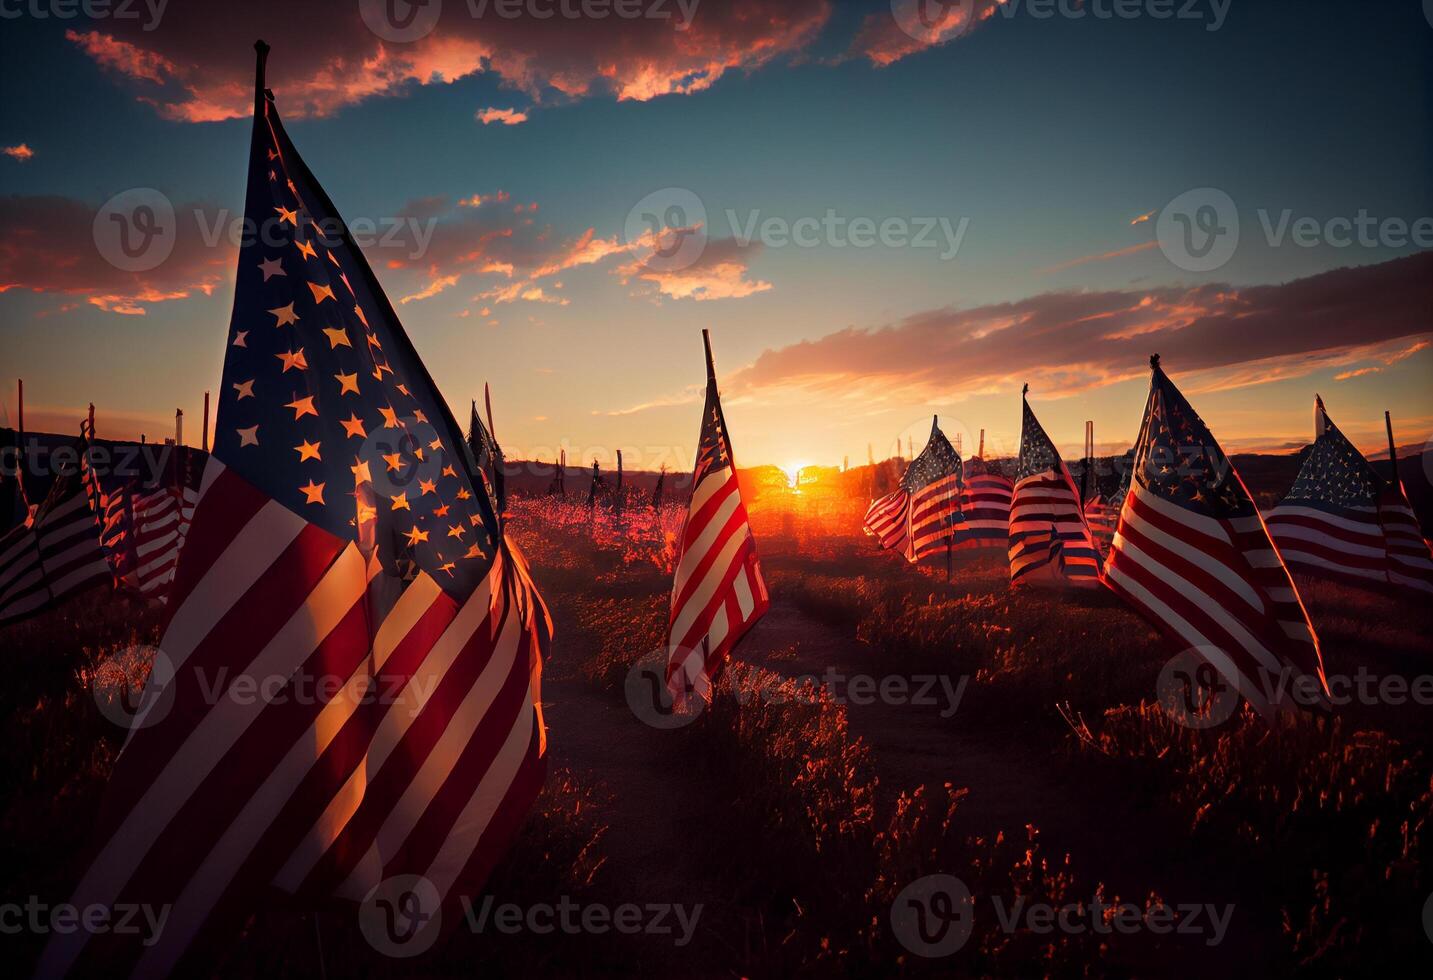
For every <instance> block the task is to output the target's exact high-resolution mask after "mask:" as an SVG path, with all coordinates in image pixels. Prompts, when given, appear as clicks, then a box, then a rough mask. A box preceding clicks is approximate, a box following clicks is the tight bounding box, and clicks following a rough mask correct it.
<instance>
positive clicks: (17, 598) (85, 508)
mask: <svg viewBox="0 0 1433 980" xmlns="http://www.w3.org/2000/svg"><path fill="white" fill-rule="evenodd" d="M75 452H76V458H77V460H78V463H77V464H76V466H75V467H74V468H73V469H69V470H68V471H67V472H63V473H59V474H58V475H57V476H56V478H55V481H54V483H53V484H51V486H50V492H49V494H48V495H47V496H46V497H45V499H44V501H43V502H42V503H41V504H40V506H39V507H38V508H37V509H36V510H35V513H34V516H33V519H29V520H21V521H20V522H19V523H18V524H16V525H15V526H14V527H13V528H11V530H10V531H9V532H8V533H7V534H5V536H4V537H0V625H4V624H6V623H12V622H16V621H18V620H21V619H27V618H29V617H30V616H33V615H35V614H37V613H39V612H41V611H42V610H44V609H47V608H49V607H50V606H52V605H54V604H56V603H58V602H60V601H62V600H64V599H67V598H69V597H71V596H74V595H77V594H79V593H80V592H82V591H84V590H85V589H88V588H90V587H92V586H95V585H99V584H101V583H104V582H108V581H110V568H109V563H108V562H106V561H105V553H104V549H103V548H102V547H101V546H100V525H99V519H98V517H97V516H96V514H95V509H94V505H95V499H94V493H93V487H94V482H93V474H92V472H91V470H90V467H89V435H88V432H85V433H84V434H82V435H81V438H80V440H79V441H78V442H77V443H76V444H75ZM16 479H17V480H18V476H17V477H16ZM18 492H20V500H21V501H23V499H24V497H23V492H22V491H18Z"/></svg>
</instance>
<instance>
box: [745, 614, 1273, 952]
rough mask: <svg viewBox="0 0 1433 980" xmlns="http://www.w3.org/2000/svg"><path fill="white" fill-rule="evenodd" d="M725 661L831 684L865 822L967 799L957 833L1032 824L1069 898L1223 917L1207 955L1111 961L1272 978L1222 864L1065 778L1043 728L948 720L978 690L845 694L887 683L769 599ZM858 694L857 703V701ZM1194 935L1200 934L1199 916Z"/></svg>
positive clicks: (1193, 946) (1154, 817) (1016, 721)
mask: <svg viewBox="0 0 1433 980" xmlns="http://www.w3.org/2000/svg"><path fill="white" fill-rule="evenodd" d="M739 655H740V657H741V659H743V660H745V661H746V662H748V663H751V664H756V665H760V666H764V667H767V668H769V669H771V670H774V671H777V672H778V673H781V674H783V675H785V676H788V677H794V676H803V675H806V676H809V675H818V676H822V675H824V674H825V672H826V671H827V670H828V668H830V669H834V670H835V671H837V672H838V673H840V674H842V675H844V678H843V679H841V680H838V681H837V682H836V689H837V691H838V692H839V691H842V690H844V691H846V692H847V711H848V717H849V719H850V725H851V730H852V731H853V732H854V733H855V734H857V735H859V736H861V737H862V738H864V739H865V740H866V741H867V743H868V744H869V745H870V747H871V751H872V755H873V759H874V762H875V766H876V771H877V774H878V776H879V778H880V781H881V784H880V790H879V793H878V797H877V800H878V807H879V808H880V809H879V810H878V820H880V819H884V818H885V817H886V816H887V815H888V814H889V813H890V807H891V804H892V802H893V801H894V799H895V798H896V796H897V795H898V794H899V793H900V792H902V791H908V790H911V789H913V788H915V787H916V786H918V785H920V784H922V783H925V784H928V785H929V786H931V787H938V786H940V785H941V784H942V783H944V782H950V783H952V784H954V785H956V786H964V787H967V788H968V789H969V790H970V795H969V796H968V797H967V799H966V801H965V803H964V804H963V805H962V807H961V811H960V819H961V821H962V823H963V826H964V827H965V828H966V833H967V834H981V835H989V834H993V833H994V832H996V831H1001V830H1003V831H1005V832H1006V834H1007V836H1011V835H1020V834H1022V833H1023V830H1024V827H1025V825H1026V824H1027V823H1029V824H1034V825H1035V826H1036V827H1038V828H1039V829H1040V838H1041V841H1042V843H1043V845H1044V851H1045V855H1046V857H1047V858H1048V859H1050V860H1057V859H1059V858H1060V857H1061V856H1063V855H1064V854H1067V853H1068V854H1069V855H1070V858H1071V866H1072V869H1073V871H1074V872H1075V874H1076V876H1077V879H1078V881H1079V883H1080V887H1081V888H1084V889H1089V890H1091V891H1092V890H1093V888H1094V885H1095V884H1096V882H1097V881H1103V882H1104V884H1105V885H1106V898H1107V899H1109V898H1112V897H1113V895H1116V894H1117V895H1118V896H1120V898H1121V899H1122V900H1126V901H1132V902H1136V903H1140V904H1142V903H1143V902H1144V900H1145V898H1146V897H1147V896H1148V895H1149V893H1150V892H1155V893H1157V894H1158V895H1159V896H1161V897H1162V898H1163V899H1164V901H1165V902H1167V903H1169V904H1171V905H1176V906H1177V905H1180V904H1184V903H1200V904H1203V903H1211V904H1214V905H1216V906H1219V907H1220V908H1222V907H1223V906H1225V905H1226V904H1228V903H1233V904H1234V905H1235V909H1234V913H1233V915H1232V918H1231V919H1230V925H1229V929H1228V934H1227V936H1226V937H1225V938H1224V940H1223V942H1222V944H1220V945H1219V946H1217V947H1213V948H1211V947H1209V946H1207V945H1206V944H1205V938H1206V937H1204V936H1170V937H1168V938H1167V939H1166V940H1165V948H1164V951H1163V952H1158V951H1156V950H1152V949H1150V948H1147V943H1146V942H1145V941H1143V940H1136V941H1133V942H1125V941H1124V940H1123V937H1118V936H1117V937H1115V941H1114V943H1113V944H1112V945H1114V946H1115V947H1116V948H1117V950H1118V952H1119V953H1120V954H1121V955H1119V956H1117V957H1116V962H1120V963H1123V964H1126V965H1128V966H1130V967H1131V968H1133V969H1135V970H1136V971H1138V972H1145V971H1146V970H1148V971H1150V972H1155V971H1157V972H1158V973H1159V974H1160V975H1167V976H1168V975H1173V976H1178V975H1186V974H1194V973H1203V972H1205V971H1207V970H1208V969H1211V968H1213V969H1217V970H1220V971H1221V973H1222V975H1225V976H1261V977H1267V976H1271V975H1274V973H1275V969H1274V967H1275V964H1276V963H1277V962H1278V954H1279V951H1280V941H1279V935H1278V920H1277V917H1276V915H1275V913H1276V910H1271V909H1260V908H1256V907H1252V906H1251V905H1250V904H1249V902H1248V901H1247V899H1248V898H1249V889H1248V888H1246V887H1241V886H1240V881H1239V873H1238V871H1239V869H1238V868H1237V867H1234V866H1231V865H1230V863H1229V860H1228V857H1227V855H1216V854H1207V853H1201V852H1200V850H1198V849H1196V848H1195V847H1194V845H1193V844H1192V843H1191V842H1190V841H1189V835H1188V831H1187V829H1186V824H1185V823H1184V822H1183V821H1182V820H1181V819H1179V818H1178V817H1177V815H1175V814H1173V813H1168V812H1159V811H1154V810H1150V809H1148V808H1142V807H1139V806H1137V805H1134V804H1133V803H1132V802H1131V799H1130V798H1131V796H1132V795H1134V794H1129V793H1122V792H1120V791H1119V789H1120V788H1119V787H1117V786H1113V787H1112V786H1101V785H1097V784H1095V783H1093V782H1092V781H1091V779H1090V776H1089V774H1088V773H1087V772H1085V771H1083V770H1084V769H1087V768H1088V767H1080V768H1081V770H1082V771H1080V772H1076V771H1075V767H1074V766H1073V765H1072V764H1071V763H1070V762H1069V760H1068V759H1067V758H1066V755H1065V753H1064V751H1063V747H1062V746H1061V745H1060V744H1059V742H1058V741H1057V740H1055V739H1051V738H1050V737H1049V735H1048V731H1049V728H1048V725H1047V724H1040V725H1038V726H1035V727H1033V728H1032V727H1031V725H1030V724H1029V722H1030V718H1029V717H1014V716H1012V717H1011V718H1010V719H1009V721H1008V723H1007V724H991V722H990V721H989V719H988V718H986V717H983V718H982V719H981V720H980V721H979V723H975V721H974V719H973V718H972V719H969V720H967V716H965V715H963V714H962V712H961V711H960V710H959V709H958V708H957V709H956V710H955V711H954V712H952V711H951V710H950V704H951V703H952V701H953V700H954V699H953V698H952V697H951V692H954V693H956V694H958V695H962V697H963V699H976V698H979V697H980V692H979V690H978V689H977V688H975V687H974V686H973V684H971V685H969V686H967V687H966V688H965V689H964V691H963V692H961V689H960V679H959V678H956V677H952V678H949V685H948V686H941V685H939V684H936V685H933V686H931V687H930V688H929V689H928V690H927V691H926V698H925V699H924V700H925V701H926V702H934V703H910V702H911V701H912V700H913V699H914V695H915V694H916V692H918V691H919V690H920V689H921V686H922V685H923V684H924V682H923V681H919V682H917V683H913V684H910V685H908V686H907V687H906V691H907V694H906V695H905V696H904V699H893V700H901V703H890V702H888V701H886V700H883V699H882V698H881V697H878V696H876V697H873V696H871V695H870V694H867V693H864V690H862V691H858V689H857V687H856V686H854V685H853V684H851V682H850V678H851V677H852V676H853V675H856V674H863V675H868V676H871V677H873V678H876V680H875V681H873V682H872V683H871V684H870V685H869V687H868V688H867V689H871V688H874V687H875V685H876V684H878V683H879V679H880V678H882V677H884V676H886V675H889V674H891V673H893V672H892V671H890V670H888V669H884V668H883V667H882V665H881V664H879V663H877V662H875V661H874V658H873V655H872V653H871V651H870V650H869V649H868V648H867V647H866V646H865V645H864V644H862V643H860V642H859V641H858V640H856V639H855V638H854V637H851V636H847V635H843V634H842V633H841V632H839V631H838V630H836V629H834V628H833V627H830V626H827V625H825V624H823V623H820V622H817V621H815V620H813V619H811V618H810V617H808V616H806V615H804V614H803V613H801V612H800V611H798V610H796V609H795V608H794V607H792V606H791V605H790V604H788V603H786V602H783V601H782V600H780V599H779V598H778V599H777V600H775V601H774V602H773V605H772V608H771V611H770V612H769V613H768V614H767V616H766V617H765V618H764V619H763V620H762V621H761V622H760V623H759V624H758V625H757V626H756V628H755V629H754V630H753V631H752V633H751V634H750V635H749V636H748V637H747V638H746V639H745V640H744V641H743V644H742V647H741V649H740V651H739ZM858 694H859V700H860V701H861V702H864V703H857V701H858ZM959 703H967V701H965V700H962V701H960V702H959ZM1030 711H1031V712H1032V713H1033V712H1050V713H1053V712H1054V708H1053V706H1041V705H1031V706H1030ZM943 713H944V714H946V715H947V716H948V717H942V714H943ZM952 873H955V874H957V876H958V874H959V872H958V871H956V870H954V869H952ZM1085 894H1088V892H1086V893H1085ZM1199 924H1200V925H1201V926H1205V925H1207V923H1206V922H1205V921H1204V919H1203V917H1202V916H1201V918H1200V920H1199ZM1171 949H1173V950H1175V951H1177V954H1178V958H1179V962H1178V963H1177V964H1171V963H1170V962H1169V955H1170V950H1171ZM1171 967H1173V968H1171Z"/></svg>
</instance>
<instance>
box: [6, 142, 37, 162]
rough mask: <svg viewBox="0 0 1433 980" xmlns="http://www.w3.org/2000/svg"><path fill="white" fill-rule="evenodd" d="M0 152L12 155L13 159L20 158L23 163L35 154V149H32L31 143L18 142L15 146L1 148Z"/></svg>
mask: <svg viewBox="0 0 1433 980" xmlns="http://www.w3.org/2000/svg"><path fill="white" fill-rule="evenodd" d="M0 153H4V154H5V155H6V156H7V157H11V158H12V159H15V160H19V161H20V162H21V163H24V162H25V161H26V160H28V159H30V158H31V157H32V156H34V155H35V151H34V150H32V149H30V144H28V143H17V144H15V145H14V146H7V147H5V148H4V149H3V150H0Z"/></svg>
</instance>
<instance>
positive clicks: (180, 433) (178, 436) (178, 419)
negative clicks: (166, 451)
mask: <svg viewBox="0 0 1433 980" xmlns="http://www.w3.org/2000/svg"><path fill="white" fill-rule="evenodd" d="M174 445H176V446H182V445H184V409H182V408H176V409H175V410H174Z"/></svg>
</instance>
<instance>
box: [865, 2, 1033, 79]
mask: <svg viewBox="0 0 1433 980" xmlns="http://www.w3.org/2000/svg"><path fill="white" fill-rule="evenodd" d="M1003 2H1004V0H964V2H960V3H928V2H926V0H895V2H893V3H891V4H890V9H889V10H883V11H881V12H880V13H875V14H868V15H867V16H866V19H865V20H864V21H863V22H862V23H861V28H860V30H859V31H857V33H856V37H855V39H854V40H853V41H852V42H851V47H850V50H849V51H848V52H847V53H846V57H847V58H865V59H866V60H867V61H869V62H870V63H871V64H872V65H874V66H876V67H877V68H885V67H887V66H888V65H893V64H895V63H896V62H897V61H900V60H901V59H902V58H905V57H908V56H910V55H913V54H916V53H918V52H920V51H924V50H926V49H927V48H935V47H940V46H941V45H943V44H947V43H949V42H950V41H954V40H955V39H956V38H959V37H962V36H964V35H965V34H968V33H970V31H972V30H974V29H975V27H976V26H978V25H979V24H981V23H984V22H985V21H987V20H989V19H990V18H991V16H992V15H994V13H995V11H996V9H997V8H998V7H999V6H1000V4H1001V3H1003Z"/></svg>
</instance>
